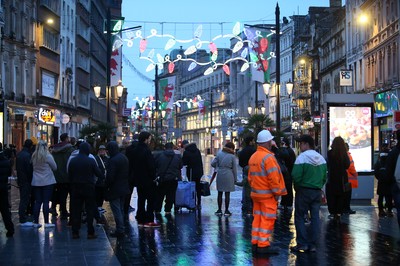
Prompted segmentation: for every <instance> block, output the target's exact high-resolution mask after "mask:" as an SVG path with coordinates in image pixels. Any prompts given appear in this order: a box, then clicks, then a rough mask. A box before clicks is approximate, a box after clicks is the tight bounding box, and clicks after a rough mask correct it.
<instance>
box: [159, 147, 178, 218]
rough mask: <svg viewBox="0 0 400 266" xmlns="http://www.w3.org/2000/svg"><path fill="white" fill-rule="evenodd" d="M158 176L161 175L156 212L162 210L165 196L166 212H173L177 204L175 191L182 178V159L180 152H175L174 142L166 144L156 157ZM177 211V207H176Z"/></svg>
mask: <svg viewBox="0 0 400 266" xmlns="http://www.w3.org/2000/svg"><path fill="white" fill-rule="evenodd" d="M155 161H156V171H157V176H159V177H160V179H161V180H159V181H158V182H159V185H158V187H157V190H158V193H157V196H156V202H155V208H154V210H155V212H156V213H159V212H161V208H162V204H163V201H164V197H165V206H164V210H165V214H171V209H172V205H174V204H175V192H176V188H177V187H178V180H179V179H181V169H182V159H181V156H180V154H176V153H175V152H174V144H173V143H172V142H168V143H166V144H165V150H164V151H163V152H162V153H160V154H158V156H157V157H156V158H155ZM175 211H176V208H175Z"/></svg>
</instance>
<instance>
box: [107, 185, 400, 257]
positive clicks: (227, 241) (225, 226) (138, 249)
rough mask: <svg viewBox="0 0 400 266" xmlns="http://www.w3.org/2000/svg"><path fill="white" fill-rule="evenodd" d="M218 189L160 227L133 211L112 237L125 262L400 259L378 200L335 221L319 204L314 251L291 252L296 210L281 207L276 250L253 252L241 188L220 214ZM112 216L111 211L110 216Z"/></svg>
mask: <svg viewBox="0 0 400 266" xmlns="http://www.w3.org/2000/svg"><path fill="white" fill-rule="evenodd" d="M216 194H217V192H216V191H215V190H214V191H212V195H211V196H209V197H206V198H203V208H202V210H201V212H186V211H183V212H182V213H175V214H172V215H165V214H163V213H162V215H161V217H159V219H160V222H161V223H162V227H161V228H158V229H149V228H139V227H138V226H137V223H136V221H135V219H134V212H133V213H131V214H130V217H129V228H128V229H127V237H125V238H122V239H111V245H112V247H113V249H114V250H115V252H116V255H117V257H118V259H119V261H120V263H121V264H122V265H400V241H399V240H400V237H399V229H398V225H397V219H396V218H395V217H391V218H389V217H386V218H380V219H379V217H378V215H377V208H376V206H372V205H371V206H353V209H354V210H356V211H357V213H356V214H353V215H346V216H343V217H342V223H341V224H336V223H335V222H334V221H333V220H329V219H328V212H327V208H326V206H324V207H322V208H321V212H320V217H321V220H322V225H321V234H320V238H319V241H318V247H317V252H316V253H300V254H296V253H292V252H290V250H289V247H290V246H294V245H296V241H295V235H296V234H295V227H294V217H293V215H292V212H286V213H285V212H284V211H283V210H279V214H278V219H277V220H276V224H275V231H274V235H273V240H272V242H273V244H274V245H275V246H278V247H279V248H280V253H279V255H276V256H270V257H267V256H265V255H264V256H253V255H252V252H251V243H250V239H251V220H252V219H251V217H246V216H242V214H241V204H240V199H241V191H240V190H239V189H238V191H236V192H234V193H232V199H231V204H232V207H231V208H230V209H231V212H232V213H233V215H232V216H230V217H218V216H216V215H215V214H214V212H215V211H216V209H217V208H216V206H217V202H216ZM108 219H109V220H111V219H112V218H111V217H108Z"/></svg>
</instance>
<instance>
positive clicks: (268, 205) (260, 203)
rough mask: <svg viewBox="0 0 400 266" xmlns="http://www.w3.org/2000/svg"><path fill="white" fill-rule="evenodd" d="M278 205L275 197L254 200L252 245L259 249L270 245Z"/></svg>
mask: <svg viewBox="0 0 400 266" xmlns="http://www.w3.org/2000/svg"><path fill="white" fill-rule="evenodd" d="M277 208H278V204H277V201H276V200H275V198H274V197H272V198H267V199H262V200H257V199H254V198H253V218H254V219H253V224H252V228H251V244H253V245H257V246H258V247H267V246H269V245H270V238H271V234H272V232H273V230H274V225H275V220H276V212H277Z"/></svg>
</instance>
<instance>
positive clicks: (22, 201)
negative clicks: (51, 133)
mask: <svg viewBox="0 0 400 266" xmlns="http://www.w3.org/2000/svg"><path fill="white" fill-rule="evenodd" d="M32 147H33V142H32V140H30V139H27V140H25V142H24V146H23V148H22V150H21V151H20V152H19V153H18V154H17V160H16V169H17V177H18V179H17V184H18V187H19V207H18V215H19V223H20V225H21V226H22V227H26V226H27V227H30V226H33V223H32V221H28V216H27V211H28V206H29V203H30V201H31V194H32V187H31V183H32V174H33V168H32V163H31V157H32Z"/></svg>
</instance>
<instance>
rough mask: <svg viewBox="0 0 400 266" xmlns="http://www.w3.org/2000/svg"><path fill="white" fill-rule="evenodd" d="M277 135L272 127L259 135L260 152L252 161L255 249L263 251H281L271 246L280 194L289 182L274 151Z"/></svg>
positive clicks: (250, 179) (250, 180)
mask: <svg viewBox="0 0 400 266" xmlns="http://www.w3.org/2000/svg"><path fill="white" fill-rule="evenodd" d="M273 138H274V137H273V136H272V135H271V132H269V131H268V130H262V131H260V133H258V135H257V144H258V146H257V151H256V152H255V153H254V154H253V155H252V156H251V158H250V160H249V167H250V168H249V183H250V187H251V198H252V200H253V217H254V219H253V223H252V228H251V243H252V251H253V252H257V253H261V254H277V253H279V249H278V248H277V247H273V246H271V243H270V237H271V235H272V232H273V230H274V225H275V220H276V212H277V208H278V198H279V196H282V195H286V193H287V192H286V188H285V181H284V180H283V176H282V173H281V170H280V168H279V164H278V162H277V160H276V158H275V156H274V154H273V153H272V151H271V147H272V140H273Z"/></svg>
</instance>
